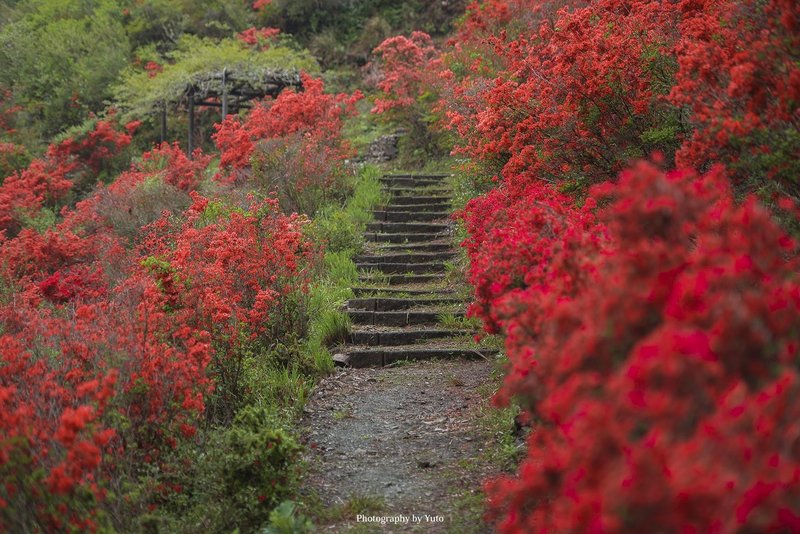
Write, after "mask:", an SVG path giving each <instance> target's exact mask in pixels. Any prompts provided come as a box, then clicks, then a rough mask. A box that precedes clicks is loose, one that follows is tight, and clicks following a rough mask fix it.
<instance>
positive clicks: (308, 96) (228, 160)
mask: <svg viewBox="0 0 800 534" xmlns="http://www.w3.org/2000/svg"><path fill="white" fill-rule="evenodd" d="M302 80H303V91H300V92H294V91H284V92H282V93H281V94H280V95H279V96H278V97H277V98H276V99H275V100H274V101H269V100H268V101H266V102H264V103H262V104H259V105H257V106H256V107H255V108H254V109H253V110H252V111H251V112H250V114H248V116H247V117H246V118H245V119H244V120H240V119H238V118H236V117H232V116H231V117H229V118H228V119H226V120H225V122H223V123H222V124H220V125H218V127H217V132H216V134H214V140H215V142H216V144H217V147H218V148H219V150H220V152H221V156H220V168H221V169H223V170H222V171H221V172H220V173H219V174H218V175H217V179H218V180H220V181H223V182H226V183H229V184H234V185H236V184H239V185H242V184H250V185H251V186H254V187H257V188H258V189H260V190H261V191H262V192H264V193H271V192H277V193H278V196H279V199H280V200H281V203H282V207H283V208H284V209H285V210H286V211H301V212H304V213H308V214H313V213H314V212H315V211H316V209H317V208H318V207H319V205H320V203H321V202H322V201H323V200H324V199H325V198H327V197H328V196H329V195H330V194H332V193H333V192H335V190H336V189H339V188H340V187H341V186H342V183H341V181H340V179H341V177H342V174H343V169H342V168H341V163H342V162H343V161H344V160H345V159H346V158H347V157H349V156H350V154H351V152H350V149H349V146H348V145H347V143H346V142H344V141H343V140H342V138H341V129H342V119H343V118H344V116H345V115H346V114H348V113H352V112H353V111H354V104H355V103H356V102H357V101H358V100H359V99H361V98H362V95H361V93H360V92H358V91H356V92H355V93H354V94H352V95H347V94H336V95H334V94H327V93H325V92H324V84H323V82H322V80H320V79H315V78H312V77H311V76H308V75H306V74H303V76H302Z"/></svg>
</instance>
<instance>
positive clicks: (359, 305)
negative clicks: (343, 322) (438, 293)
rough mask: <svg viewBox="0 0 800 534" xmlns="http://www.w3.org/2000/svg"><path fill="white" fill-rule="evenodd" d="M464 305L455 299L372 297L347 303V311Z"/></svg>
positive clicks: (351, 300)
mask: <svg viewBox="0 0 800 534" xmlns="http://www.w3.org/2000/svg"><path fill="white" fill-rule="evenodd" d="M457 304H464V301H463V300H462V299H455V298H423V299H420V298H416V299H415V298H391V297H372V298H354V299H350V300H349V301H347V310H348V311H397V310H407V309H409V308H418V307H420V306H423V307H437V306H439V307H441V306H454V305H457Z"/></svg>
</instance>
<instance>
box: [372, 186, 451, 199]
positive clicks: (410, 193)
mask: <svg viewBox="0 0 800 534" xmlns="http://www.w3.org/2000/svg"><path fill="white" fill-rule="evenodd" d="M384 190H386V191H388V192H389V193H390V194H391V195H393V197H392V200H391V201H392V202H394V201H396V200H397V199H398V198H400V197H415V199H418V198H420V197H427V196H436V197H443V196H444V197H447V198H448V199H449V198H450V194H451V193H452V191H451V190H450V189H449V188H447V187H436V186H429V187H424V188H423V187H385V188H384Z"/></svg>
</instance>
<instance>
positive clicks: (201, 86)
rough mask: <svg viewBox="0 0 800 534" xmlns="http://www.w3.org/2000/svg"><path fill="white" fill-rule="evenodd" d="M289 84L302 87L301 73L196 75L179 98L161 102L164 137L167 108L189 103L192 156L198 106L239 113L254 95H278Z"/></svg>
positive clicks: (190, 149)
mask: <svg viewBox="0 0 800 534" xmlns="http://www.w3.org/2000/svg"><path fill="white" fill-rule="evenodd" d="M287 87H294V88H296V89H297V90H298V91H301V90H302V89H303V83H302V81H301V78H300V73H299V72H297V71H281V70H275V71H263V70H260V69H259V70H257V71H255V72H245V71H241V70H233V71H229V70H228V69H227V68H225V69H222V71H219V72H209V73H204V74H203V75H202V76H196V77H195V79H194V80H193V81H192V83H189V84H187V85H186V88H185V89H184V91H183V92H182V93H181V95H180V96H179V98H178V99H177V100H175V101H172V102H163V103H162V105H161V141H162V142H164V141H166V140H167V108H168V106H169V105H170V104H174V105H175V106H176V107H182V106H186V109H187V111H188V113H189V133H188V139H187V149H186V150H187V152H188V155H189V156H190V157H191V155H192V150H193V149H194V127H195V108H196V107H216V108H222V110H221V111H222V120H225V117H227V115H228V113H229V112H233V113H236V112H238V111H239V110H240V109H246V108H249V107H251V104H250V103H249V102H250V101H251V100H254V99H262V98H265V97H267V96H270V97H272V98H276V97H277V96H278V95H279V94H280V92H281V91H283V90H284V89H286V88H287Z"/></svg>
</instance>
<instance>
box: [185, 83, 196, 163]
mask: <svg viewBox="0 0 800 534" xmlns="http://www.w3.org/2000/svg"><path fill="white" fill-rule="evenodd" d="M193 145H194V93H192V94H190V95H189V135H188V143H187V145H186V153H187V155H188V156H189V159H191V158H192V151H193V150H194V146H193Z"/></svg>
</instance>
